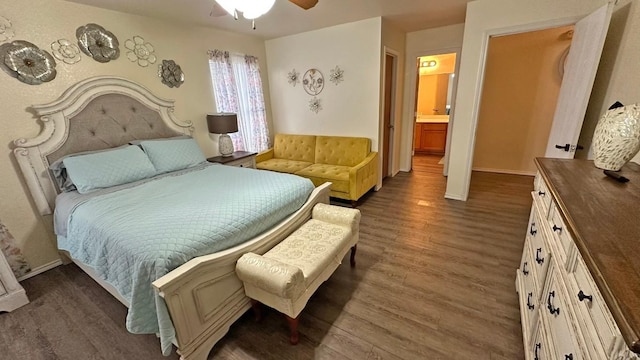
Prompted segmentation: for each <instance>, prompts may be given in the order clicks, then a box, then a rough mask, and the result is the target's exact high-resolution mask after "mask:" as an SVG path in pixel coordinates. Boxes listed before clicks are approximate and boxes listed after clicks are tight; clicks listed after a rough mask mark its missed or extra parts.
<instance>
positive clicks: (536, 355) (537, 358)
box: [533, 343, 542, 360]
mask: <svg viewBox="0 0 640 360" xmlns="http://www.w3.org/2000/svg"><path fill="white" fill-rule="evenodd" d="M541 347H542V344H541V343H537V344H536V347H535V349H534V350H533V354H534V355H535V357H534V358H533V360H539V359H540V358H539V357H538V350H540V348H541Z"/></svg>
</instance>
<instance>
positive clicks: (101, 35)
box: [76, 24, 120, 63]
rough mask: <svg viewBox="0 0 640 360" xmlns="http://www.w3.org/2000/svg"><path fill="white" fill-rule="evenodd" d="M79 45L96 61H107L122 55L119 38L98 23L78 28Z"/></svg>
mask: <svg viewBox="0 0 640 360" xmlns="http://www.w3.org/2000/svg"><path fill="white" fill-rule="evenodd" d="M76 38H77V39H78V46H79V47H80V50H82V52H83V53H85V54H86V55H87V56H89V57H91V58H93V59H94V60H95V61H98V62H101V63H106V62H109V61H111V60H115V59H117V58H118V57H119V56H120V48H119V46H120V43H119V42H118V38H116V36H115V35H113V34H112V33H111V32H110V31H107V30H106V29H105V28H103V27H102V26H100V25H98V24H87V25H84V26H80V27H79V28H78V29H77V30H76Z"/></svg>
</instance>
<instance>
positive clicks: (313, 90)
mask: <svg viewBox="0 0 640 360" xmlns="http://www.w3.org/2000/svg"><path fill="white" fill-rule="evenodd" d="M302 87H303V88H304V91H306V92H307V94H309V95H312V96H315V95H318V94H320V93H321V92H322V89H324V76H322V73H321V72H320V70H318V69H309V70H307V72H305V73H304V76H303V77H302Z"/></svg>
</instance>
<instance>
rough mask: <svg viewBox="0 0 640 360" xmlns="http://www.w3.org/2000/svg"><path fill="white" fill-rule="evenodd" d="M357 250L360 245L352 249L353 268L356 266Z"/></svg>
mask: <svg viewBox="0 0 640 360" xmlns="http://www.w3.org/2000/svg"><path fill="white" fill-rule="evenodd" d="M356 250H358V244H355V245H353V247H352V248H351V259H350V260H351V267H355V266H356Z"/></svg>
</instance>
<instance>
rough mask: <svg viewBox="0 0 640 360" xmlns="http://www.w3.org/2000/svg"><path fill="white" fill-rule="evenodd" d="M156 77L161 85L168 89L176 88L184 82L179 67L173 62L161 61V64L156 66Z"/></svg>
mask: <svg viewBox="0 0 640 360" xmlns="http://www.w3.org/2000/svg"><path fill="white" fill-rule="evenodd" d="M158 76H159V77H160V78H161V79H162V83H163V84H165V85H167V86H168V87H170V88H172V87H177V88H178V87H180V85H182V83H183V82H184V73H183V72H182V69H181V68H180V65H178V64H176V62H175V61H173V60H162V64H161V65H158Z"/></svg>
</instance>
